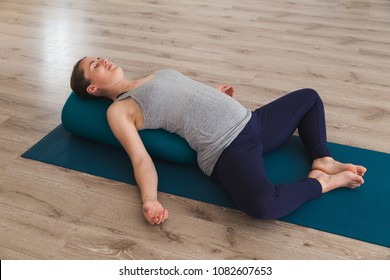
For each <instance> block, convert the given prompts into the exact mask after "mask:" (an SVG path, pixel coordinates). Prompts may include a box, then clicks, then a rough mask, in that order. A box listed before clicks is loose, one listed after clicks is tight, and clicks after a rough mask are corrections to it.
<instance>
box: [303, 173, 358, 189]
mask: <svg viewBox="0 0 390 280" xmlns="http://www.w3.org/2000/svg"><path fill="white" fill-rule="evenodd" d="M308 177H309V178H313V179H317V180H318V181H319V182H320V184H321V186H322V193H326V192H329V191H331V190H334V189H337V188H341V187H346V188H350V189H354V188H357V187H359V186H360V185H362V184H363V183H364V180H363V178H362V177H361V176H360V175H358V174H355V173H353V172H351V171H342V172H340V173H337V174H333V175H329V174H326V173H325V172H323V171H320V170H312V171H311V172H310V173H309V175H308Z"/></svg>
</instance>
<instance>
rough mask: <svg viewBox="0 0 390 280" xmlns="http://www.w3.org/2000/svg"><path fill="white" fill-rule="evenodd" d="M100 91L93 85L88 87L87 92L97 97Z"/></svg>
mask: <svg viewBox="0 0 390 280" xmlns="http://www.w3.org/2000/svg"><path fill="white" fill-rule="evenodd" d="M98 91H99V89H98V88H97V87H96V86H94V85H92V84H90V85H89V86H88V87H87V92H88V93H89V94H92V95H97V93H98Z"/></svg>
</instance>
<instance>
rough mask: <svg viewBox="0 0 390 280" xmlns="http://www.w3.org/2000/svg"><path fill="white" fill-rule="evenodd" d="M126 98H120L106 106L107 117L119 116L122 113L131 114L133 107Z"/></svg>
mask: <svg viewBox="0 0 390 280" xmlns="http://www.w3.org/2000/svg"><path fill="white" fill-rule="evenodd" d="M127 101H128V100H127V99H125V100H122V101H119V102H114V103H112V104H111V105H110V107H108V110H107V117H109V118H110V117H111V118H113V117H114V118H115V117H120V116H123V115H128V114H131V113H132V112H133V111H134V110H135V108H133V106H132V103H131V102H127Z"/></svg>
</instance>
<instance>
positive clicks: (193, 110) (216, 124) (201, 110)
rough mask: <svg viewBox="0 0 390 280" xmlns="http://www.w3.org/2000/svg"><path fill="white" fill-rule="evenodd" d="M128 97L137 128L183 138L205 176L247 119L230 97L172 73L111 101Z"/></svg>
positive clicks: (157, 74) (159, 74)
mask: <svg viewBox="0 0 390 280" xmlns="http://www.w3.org/2000/svg"><path fill="white" fill-rule="evenodd" d="M128 97H132V98H133V99H134V100H135V101H136V102H137V104H138V105H139V107H140V108H141V111H142V114H143V118H144V122H143V124H142V127H141V128H140V129H158V128H162V129H165V130H167V131H169V132H172V133H176V134H178V135H180V136H181V137H183V138H184V139H186V140H187V142H188V143H189V145H190V146H191V148H193V149H194V150H195V151H196V152H197V161H198V164H199V167H200V168H201V169H202V171H203V172H204V173H205V174H206V175H208V176H210V175H211V173H212V171H213V169H214V165H215V164H216V162H217V160H218V158H219V156H220V155H221V153H222V151H223V150H224V149H225V148H226V147H227V146H228V145H229V144H230V143H231V142H232V141H233V140H234V139H235V138H236V137H237V135H238V134H239V133H240V132H241V131H242V130H243V129H244V127H245V125H246V124H247V123H248V121H249V119H250V117H251V111H250V110H248V109H246V108H245V107H243V106H242V105H241V104H240V103H238V102H237V101H236V100H234V99H233V98H231V97H229V96H227V95H226V94H223V93H221V92H219V91H218V90H217V89H215V88H212V87H210V86H207V85H205V84H202V83H200V82H197V81H194V80H191V79H190V78H188V77H186V76H184V75H182V74H181V73H179V72H177V71H175V70H160V71H157V72H155V73H154V76H153V78H152V79H151V80H149V81H147V82H145V83H144V84H141V85H140V86H138V87H136V88H135V89H133V90H131V91H129V92H127V93H124V94H122V95H121V96H119V97H118V98H117V99H116V100H115V102H117V101H120V100H123V99H125V98H128Z"/></svg>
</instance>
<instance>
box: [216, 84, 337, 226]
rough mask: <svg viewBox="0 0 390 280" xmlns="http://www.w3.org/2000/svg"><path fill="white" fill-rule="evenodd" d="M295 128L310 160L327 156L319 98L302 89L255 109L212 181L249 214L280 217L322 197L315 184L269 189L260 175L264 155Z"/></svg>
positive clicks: (308, 180) (306, 182)
mask: <svg viewBox="0 0 390 280" xmlns="http://www.w3.org/2000/svg"><path fill="white" fill-rule="evenodd" d="M296 129H298V133H299V136H300V138H301V139H302V142H303V143H304V145H305V146H306V148H307V150H308V152H309V155H310V157H311V159H312V160H314V159H316V158H320V157H324V156H330V152H329V150H328V148H327V144H326V127H325V114H324V106H323V103H322V101H321V98H320V97H319V95H318V94H317V92H316V91H314V90H312V89H302V90H298V91H295V92H292V93H290V94H287V95H285V96H283V97H281V98H279V99H277V100H275V101H273V102H271V103H269V104H267V105H265V106H263V107H261V108H259V109H257V110H255V111H254V112H253V113H252V117H251V119H250V121H249V122H248V124H247V125H246V126H245V128H244V129H243V131H242V132H241V133H240V134H239V135H238V136H237V138H236V139H235V140H234V141H233V142H232V143H231V144H230V145H229V146H228V147H227V148H226V149H225V150H224V151H223V153H222V154H221V156H220V158H219V159H218V161H217V163H216V165H215V167H214V170H213V173H212V174H211V177H212V178H213V179H215V180H216V181H217V182H219V183H220V184H221V185H222V186H223V187H224V188H225V189H226V190H227V191H228V192H229V193H230V195H231V196H232V198H233V200H234V201H235V203H236V204H237V206H238V207H239V208H240V209H241V210H242V211H244V212H245V213H247V214H248V215H250V216H252V217H254V218H259V219H272V218H279V217H282V216H285V215H287V214H289V213H290V212H292V211H293V210H295V209H297V208H298V207H299V206H300V205H302V204H303V203H305V202H307V201H309V200H311V199H314V198H318V197H319V196H320V195H321V192H322V187H321V184H320V183H319V182H318V181H317V180H316V179H311V178H305V179H303V180H301V181H299V182H294V183H286V184H279V185H273V184H272V183H271V182H270V180H269V179H268V177H267V175H266V173H265V168H264V163H263V154H265V153H268V152H270V151H272V150H274V149H276V148H278V147H279V146H280V145H282V144H283V143H284V142H286V141H287V140H288V139H289V138H290V137H291V135H292V134H293V133H294V131H295V130H296Z"/></svg>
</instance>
